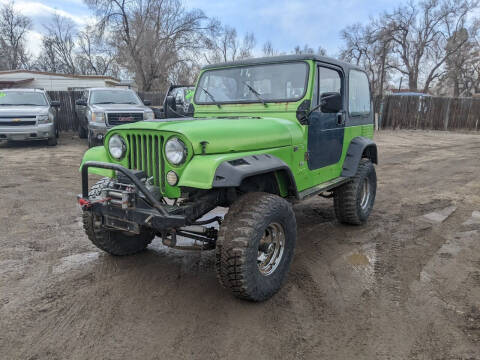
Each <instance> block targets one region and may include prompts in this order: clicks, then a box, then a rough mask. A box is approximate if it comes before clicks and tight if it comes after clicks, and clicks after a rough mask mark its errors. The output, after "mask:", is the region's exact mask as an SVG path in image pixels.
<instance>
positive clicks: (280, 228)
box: [216, 193, 297, 301]
mask: <svg viewBox="0 0 480 360" xmlns="http://www.w3.org/2000/svg"><path fill="white" fill-rule="evenodd" d="M296 226H297V225H296V220H295V214H294V213H293V210H292V206H291V205H290V203H289V202H288V201H286V200H285V199H282V198H281V197H279V196H276V195H272V194H267V193H248V194H246V195H244V196H242V197H241V198H240V199H239V200H237V201H236V202H235V203H234V204H233V205H232V206H231V207H230V209H229V211H228V213H227V215H226V216H225V220H224V221H223V223H222V226H221V227H220V231H219V234H218V239H217V246H216V268H217V275H218V279H219V281H220V283H221V284H222V285H223V286H224V287H226V288H228V289H230V290H231V291H232V292H233V294H234V295H235V296H236V297H238V298H241V299H245V300H251V301H264V300H267V299H268V298H270V297H271V296H273V295H274V294H275V293H276V292H277V291H278V290H279V289H280V288H281V286H282V284H283V282H284V280H285V277H286V274H287V272H288V269H289V267H290V263H291V261H292V259H293V254H294V249H295V242H296V237H297V229H296Z"/></svg>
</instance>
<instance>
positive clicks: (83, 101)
mask: <svg viewBox="0 0 480 360" xmlns="http://www.w3.org/2000/svg"><path fill="white" fill-rule="evenodd" d="M150 104H151V102H150V101H148V100H145V101H144V102H142V100H140V98H139V97H138V96H137V94H136V93H135V92H134V91H133V90H130V89H114V88H92V89H87V90H85V91H84V92H83V94H82V97H81V98H80V99H78V100H77V101H76V102H75V111H76V113H77V118H78V121H79V124H78V135H79V136H80V137H81V138H86V137H88V146H89V147H92V146H95V145H102V144H103V138H104V136H105V133H106V132H107V130H108V129H109V128H111V127H113V126H116V125H121V124H126V123H132V122H137V121H141V120H153V119H154V118H155V115H154V114H153V111H152V109H150V108H149V107H147V106H146V105H150Z"/></svg>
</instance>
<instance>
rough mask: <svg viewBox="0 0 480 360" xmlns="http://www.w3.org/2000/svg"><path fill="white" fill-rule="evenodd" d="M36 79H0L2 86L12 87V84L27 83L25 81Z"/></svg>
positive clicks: (0, 85)
mask: <svg viewBox="0 0 480 360" xmlns="http://www.w3.org/2000/svg"><path fill="white" fill-rule="evenodd" d="M33 80H34V79H33V78H28V79H20V80H13V79H10V80H1V79H0V87H5V86H6V87H10V86H13V85H20V84H25V83H28V82H30V81H33Z"/></svg>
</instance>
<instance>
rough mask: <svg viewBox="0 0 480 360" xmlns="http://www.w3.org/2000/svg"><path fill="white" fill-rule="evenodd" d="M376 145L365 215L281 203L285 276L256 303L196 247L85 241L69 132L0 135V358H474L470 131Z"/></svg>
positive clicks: (478, 263)
mask: <svg viewBox="0 0 480 360" xmlns="http://www.w3.org/2000/svg"><path fill="white" fill-rule="evenodd" d="M376 141H377V143H378V144H379V153H380V165H379V166H378V167H377V175H378V181H379V186H378V192H377V202H376V204H375V207H374V211H373V213H372V216H371V218H370V221H369V222H368V224H367V225H365V226H362V227H352V226H343V225H340V224H338V223H337V222H336V221H335V219H334V213H333V207H332V203H331V201H330V200H326V199H321V198H319V197H317V198H315V199H311V200H308V201H307V202H304V203H301V204H297V205H296V206H295V212H296V214H297V219H298V220H297V221H298V241H297V250H296V254H295V258H294V260H293V264H292V268H291V271H290V274H289V277H288V280H287V283H286V285H285V286H284V288H283V289H282V290H281V291H280V292H279V293H278V294H277V295H276V296H275V297H274V298H273V299H271V300H270V301H267V302H265V303H261V304H253V303H248V302H243V301H240V300H236V299H235V298H233V297H232V296H231V295H230V293H229V292H227V291H226V290H224V289H222V288H221V287H220V286H219V285H218V284H217V280H216V277H215V270H214V267H213V264H214V263H213V261H214V259H213V254H212V253H211V252H180V251H174V250H170V249H167V248H165V247H163V246H162V245H161V242H160V241H159V240H158V239H156V240H155V241H154V242H153V243H152V245H150V247H149V249H148V251H146V252H144V253H142V254H139V255H136V256H132V257H125V258H115V257H112V256H108V255H107V254H105V253H103V252H101V251H100V250H98V249H97V248H95V247H94V246H93V245H91V244H90V243H89V241H88V240H87V238H86V236H85V235H84V233H83V230H82V227H81V223H80V210H79V209H78V208H77V206H76V200H75V196H76V194H77V193H79V192H80V176H79V173H78V164H79V162H80V159H81V157H82V154H83V152H84V151H85V150H86V144H85V142H84V141H81V140H79V139H78V138H75V137H72V136H71V135H62V137H61V138H60V143H59V146H57V147H55V148H49V147H46V146H45V145H44V144H33V143H31V144H15V145H13V146H6V145H0V164H1V166H0V354H1V355H0V357H1V358H2V359H220V358H222V359H223V358H228V359H248V358H250V359H279V358H282V359H319V358H324V359H480V213H479V212H480V159H479V154H480V136H479V135H474V134H459V133H445V132H414V131H398V132H389V131H384V132H381V133H379V134H377V135H376ZM426 214H428V215H427V216H426V217H424V215H426Z"/></svg>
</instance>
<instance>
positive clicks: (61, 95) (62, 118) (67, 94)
mask: <svg viewBox="0 0 480 360" xmlns="http://www.w3.org/2000/svg"><path fill="white" fill-rule="evenodd" d="M47 92H48V95H49V96H50V98H51V99H52V100H58V101H60V108H59V109H58V110H57V124H58V128H59V130H60V131H69V130H75V131H76V130H77V129H78V119H77V115H76V113H75V100H77V99H79V98H80V96H81V95H82V92H81V91H47Z"/></svg>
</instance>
